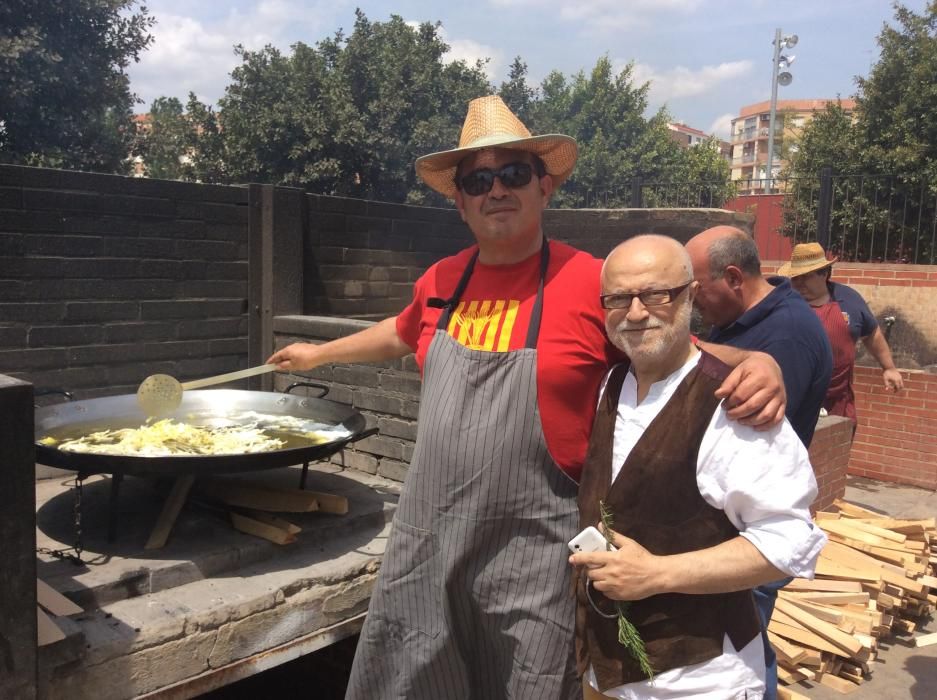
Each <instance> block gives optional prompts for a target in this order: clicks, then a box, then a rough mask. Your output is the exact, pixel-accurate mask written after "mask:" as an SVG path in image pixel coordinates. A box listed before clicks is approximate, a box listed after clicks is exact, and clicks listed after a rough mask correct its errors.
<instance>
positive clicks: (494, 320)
mask: <svg viewBox="0 0 937 700" xmlns="http://www.w3.org/2000/svg"><path fill="white" fill-rule="evenodd" d="M519 306H520V302H519V301H518V300H516V299H494V300H492V299H486V300H484V301H462V302H459V305H458V306H457V307H456V310H455V312H454V313H453V314H452V318H451V319H450V321H449V328H448V329H447V331H448V333H449V335H451V336H452V337H453V338H455V339H456V340H457V341H458V342H459V343H460V344H461V345H464V346H465V347H467V348H469V349H470V350H488V351H490V352H507V351H508V349H509V346H510V343H511V333H512V332H513V330H514V322H515V321H516V320H517V309H518V307H519Z"/></svg>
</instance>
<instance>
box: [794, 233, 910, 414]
mask: <svg viewBox="0 0 937 700" xmlns="http://www.w3.org/2000/svg"><path fill="white" fill-rule="evenodd" d="M836 260H837V258H833V259H832V260H828V259H827V257H826V252H825V251H824V250H823V247H822V246H821V245H820V244H819V243H799V244H797V245H796V246H794V250H793V251H792V253H791V260H790V262H788V263H784V265H782V266H781V268H780V269H779V270H778V274H779V275H783V276H785V277H790V278H791V285H792V286H793V287H794V289H796V290H797V291H798V292H800V294H801V296H802V297H803V298H804V299H805V300H806V301H807V303H808V304H810V306H811V307H812V308H813V310H814V312H815V313H816V314H817V316H818V317H819V319H820V323H822V324H823V328H824V329H825V330H826V334H827V335H828V336H829V338H830V345H831V346H832V348H833V376H832V379H831V380H830V388H829V389H828V390H827V393H826V399H825V400H824V402H823V408H825V409H826V411H827V413H830V414H832V415H836V416H845V417H846V418H849V419H850V420H851V421H852V422H853V425H854V426H855V423H856V398H855V394H854V393H853V390H852V374H853V368H854V367H855V364H856V341H857V340H859V339H860V338H861V339H862V343H863V345H865V347H866V350H868V351H869V354H870V355H872V357H874V358H875V360H876V361H877V362H878V363H879V365H881V367H882V381H883V382H884V383H885V388H886V389H889V390H892V391H901V390H902V389H903V388H904V380H903V379H902V377H901V372H899V371H898V370H897V369H896V368H895V362H894V360H893V359H892V357H891V350H890V349H889V347H888V341H887V340H885V334H884V333H882V329H881V328H880V327H879V325H878V321H876V320H875V316H874V315H873V314H872V310H871V309H869V305H868V304H866V303H865V299H863V298H862V296H861V295H860V294H859V292H857V291H856V290H855V289H853V288H852V287H847V286H846V285H845V284H840V283H838V282H832V281H830V275H831V274H832V272H833V263H835V262H836Z"/></svg>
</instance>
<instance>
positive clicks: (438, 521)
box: [268, 97, 783, 700]
mask: <svg viewBox="0 0 937 700" xmlns="http://www.w3.org/2000/svg"><path fill="white" fill-rule="evenodd" d="M576 157H577V147H576V142H575V141H574V140H573V139H572V138H570V137H568V136H563V135H558V134H550V135H544V136H531V134H530V132H529V131H528V130H527V128H526V127H525V126H524V125H523V124H522V123H521V122H520V121H519V120H518V119H517V117H515V116H514V115H513V114H512V113H511V111H510V110H509V109H508V108H507V106H506V105H505V104H504V103H503V102H502V101H501V99H500V98H498V97H484V98H480V99H477V100H473V101H472V102H471V103H470V105H469V110H468V114H467V116H466V119H465V124H464V125H463V128H462V135H461V139H460V143H459V147H458V148H456V149H453V150H450V151H443V152H440V153H434V154H432V155H428V156H424V157H422V158H420V159H418V160H417V162H416V169H417V173H418V174H419V176H420V177H421V178H422V179H423V181H424V182H426V183H427V184H428V185H429V186H430V187H432V188H433V189H435V190H436V191H438V192H441V193H442V194H444V195H446V196H447V197H450V198H452V199H454V200H455V204H456V207H457V208H458V210H459V213H460V214H461V216H462V219H463V220H464V221H465V222H466V224H467V225H468V227H469V228H470V229H471V231H472V234H473V236H474V238H475V241H476V243H477V245H475V246H472V247H470V248H468V249H466V250H464V251H462V252H461V253H458V254H456V255H453V256H451V257H447V258H444V259H443V260H441V261H439V262H438V263H436V264H435V265H433V266H432V267H431V268H430V269H429V270H428V271H427V272H426V273H425V274H424V275H423V276H422V277H421V278H420V279H419V280H418V281H417V282H416V285H415V287H414V294H413V301H412V302H411V304H410V305H409V306H408V307H407V308H406V309H404V310H403V311H402V312H401V313H400V314H399V315H398V316H396V317H394V318H390V319H386V320H384V321H382V322H380V323H377V324H375V325H374V326H371V327H370V328H368V329H366V330H364V331H361V332H359V333H356V334H354V335H351V336H348V337H345V338H341V339H339V340H336V341H333V342H330V343H326V344H324V345H311V344H306V343H295V344H293V345H290V346H288V347H286V348H284V349H282V350H280V351H279V352H277V353H275V354H274V355H273V356H271V357H270V359H269V360H268V362H272V363H276V364H278V365H279V367H280V369H284V370H304V369H310V368H312V367H315V366H317V365H320V364H324V363H327V362H363V361H379V360H387V359H391V358H399V357H403V356H404V355H407V354H410V353H411V352H415V354H416V360H417V363H418V364H419V366H420V368H421V370H422V373H423V390H422V394H421V398H420V413H419V419H418V432H417V438H416V446H415V450H414V454H413V458H412V459H411V462H410V468H409V471H408V473H407V478H406V481H405V483H404V486H403V489H402V491H401V496H400V501H399V504H398V507H397V511H396V513H395V516H394V527H393V530H392V532H391V535H390V539H389V541H388V543H387V548H386V551H385V554H384V559H383V562H382V565H381V572H380V576H379V578H378V582H377V585H376V587H375V590H374V593H373V595H372V597H371V604H370V607H369V609H368V616H367V620H366V622H365V625H364V628H363V629H362V632H361V639H360V642H359V646H358V651H357V654H356V656H355V662H354V665H353V668H352V674H351V679H350V681H349V686H348V695H347V697H348V698H353V699H361V700H373V699H375V698H433V699H434V700H436V699H439V698H446V699H447V700H457V699H459V698H482V699H484V700H497V699H498V698H537V699H538V700H554V699H565V698H574V697H577V696H578V695H579V693H580V686H579V683H578V680H577V677H576V670H575V664H574V662H573V654H572V648H573V626H574V617H575V615H574V611H575V600H574V599H573V597H572V595H571V593H572V588H571V576H570V572H569V567H568V565H567V564H566V560H567V556H568V550H567V548H566V543H567V542H568V541H569V540H570V539H571V538H572V536H573V535H575V533H576V530H577V529H578V527H577V526H578V509H577V505H576V491H577V484H576V480H577V479H578V477H579V472H580V470H581V467H582V463H583V460H584V458H585V452H586V447H587V443H588V436H589V431H590V428H591V422H592V418H593V416H594V415H595V406H596V400H597V396H598V386H599V383H600V382H601V379H602V376H603V375H604V373H605V372H606V370H607V368H608V366H609V361H610V360H612V359H615V360H616V361H617V359H618V358H617V355H616V351H615V350H614V348H613V347H612V346H611V345H610V343H609V342H608V340H607V338H606V337H605V332H604V315H603V311H602V308H601V306H600V304H599V293H600V287H599V272H600V268H601V261H599V260H596V259H595V258H593V257H592V256H590V255H587V254H586V253H583V252H581V251H577V250H575V249H574V248H571V247H570V246H567V245H564V244H562V243H559V242H556V241H546V239H545V238H544V235H543V231H542V229H541V218H542V212H543V209H544V208H545V207H546V206H547V204H548V202H549V199H550V196H551V194H552V193H553V190H554V189H555V188H556V187H557V186H558V185H559V184H560V183H562V182H563V181H564V180H565V179H566V178H567V177H568V176H569V174H570V173H571V172H572V170H573V166H574V165H575V163H576ZM769 365H770V362H769ZM769 365H765V364H764V363H762V362H760V361H756V360H753V361H752V362H746V363H745V366H746V367H747V368H748V369H747V370H745V369H743V368H742V367H739V368H738V369H737V370H736V373H735V374H734V376H733V377H730V379H729V380H728V381H727V384H726V385H725V387H724V388H725V389H727V391H726V392H725V393H726V394H731V395H730V396H729V401H730V402H731V403H733V404H734V405H736V409H735V410H734V411H733V415H734V416H735V417H739V418H741V417H743V416H749V417H750V422H752V423H758V422H765V421H768V422H775V421H776V420H781V418H782V416H783V388H782V384H781V382H780V380H779V378H778V376H776V375H775V372H774V369H773V368H772V367H770V366H769ZM736 387H737V388H736ZM730 390H731V391H730Z"/></svg>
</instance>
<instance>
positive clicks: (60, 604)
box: [36, 578, 84, 616]
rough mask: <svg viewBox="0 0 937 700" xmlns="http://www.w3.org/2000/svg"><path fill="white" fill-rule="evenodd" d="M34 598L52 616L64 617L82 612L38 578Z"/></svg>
mask: <svg viewBox="0 0 937 700" xmlns="http://www.w3.org/2000/svg"><path fill="white" fill-rule="evenodd" d="M36 598H37V601H38V602H39V605H41V606H42V607H44V608H45V609H46V610H48V611H49V612H50V613H52V614H53V615H61V616H65V615H75V614H76V613H80V612H84V611H83V610H82V608H80V607H78V606H77V605H75V603H73V602H72V601H70V600H69V599H68V598H66V597H65V596H63V595H62V594H61V593H59V592H58V591H57V590H55V589H54V588H52V586H50V585H49V584H48V583H46V582H45V581H43V580H42V579H39V578H37V579H36Z"/></svg>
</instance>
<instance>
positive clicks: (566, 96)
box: [531, 56, 681, 207]
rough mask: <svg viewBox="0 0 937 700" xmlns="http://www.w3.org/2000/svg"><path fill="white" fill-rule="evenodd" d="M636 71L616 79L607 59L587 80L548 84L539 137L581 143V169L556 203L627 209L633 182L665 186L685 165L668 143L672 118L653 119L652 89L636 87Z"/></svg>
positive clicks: (538, 109)
mask: <svg viewBox="0 0 937 700" xmlns="http://www.w3.org/2000/svg"><path fill="white" fill-rule="evenodd" d="M633 70H634V67H633V64H628V65H627V66H625V68H624V69H622V71H621V72H619V73H618V74H615V72H614V70H613V69H612V64H611V61H610V60H609V59H608V57H607V56H604V57H602V58H600V59H599V60H598V61H597V63H596V65H595V67H594V68H593V69H592V71H591V72H590V74H589V75H586V74H585V72H582V71H581V72H579V73H578V74H576V75H575V76H573V78H572V80H570V81H567V80H566V79H565V77H564V76H563V75H562V74H560V73H558V72H555V71H554V72H553V73H551V74H550V75H548V76H547V77H546V79H545V80H544V81H543V83H542V85H541V88H540V91H541V95H542V99H541V100H540V101H539V102H538V103H536V104H535V106H534V108H533V110H532V120H531V121H532V126H533V129H532V130H533V131H534V132H535V133H548V132H554V133H555V132H559V133H565V134H569V135H570V136H573V137H574V138H575V139H576V141H577V142H578V143H579V161H578V164H577V165H576V170H575V171H574V172H573V174H572V176H571V177H570V178H569V180H567V182H566V183H565V184H564V185H563V187H562V188H561V190H560V192H559V193H558V194H557V195H556V197H555V198H554V202H555V204H556V206H561V207H576V206H610V207H611V206H627V204H628V203H629V201H630V197H631V181H632V179H633V178H635V177H641V178H642V179H644V180H646V181H661V180H667V179H669V178H670V177H671V176H673V175H674V174H675V173H676V171H677V167H678V165H679V163H680V160H681V154H680V148H679V146H677V144H676V143H674V142H673V141H672V140H671V139H670V137H669V136H668V131H667V123H668V121H669V116H668V115H667V112H666V110H663V109H662V110H659V111H658V112H657V113H656V114H654V115H653V116H652V117H651V118H650V119H646V118H645V117H644V112H645V111H646V109H647V97H648V90H649V89H650V84H649V83H644V84H642V85H636V84H635V83H634V78H633Z"/></svg>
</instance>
